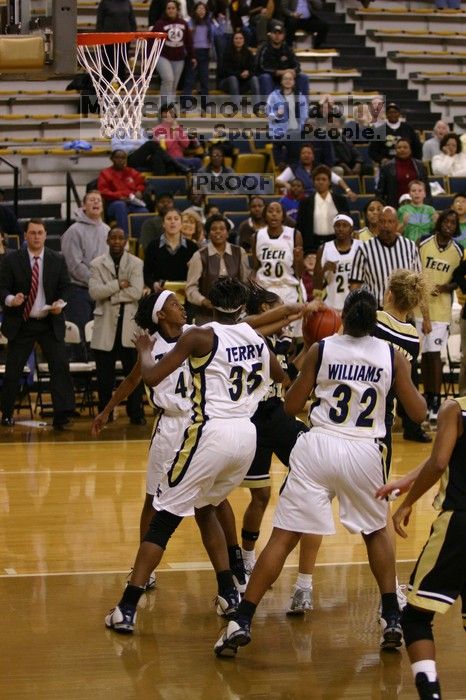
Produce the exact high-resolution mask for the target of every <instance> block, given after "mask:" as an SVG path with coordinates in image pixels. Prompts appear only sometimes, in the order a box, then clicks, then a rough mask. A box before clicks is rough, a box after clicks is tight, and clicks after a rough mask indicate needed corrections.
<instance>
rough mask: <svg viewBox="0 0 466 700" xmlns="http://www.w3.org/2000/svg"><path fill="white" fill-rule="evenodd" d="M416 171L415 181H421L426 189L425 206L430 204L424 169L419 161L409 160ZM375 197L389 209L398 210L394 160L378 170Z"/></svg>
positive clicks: (430, 196) (430, 197)
mask: <svg viewBox="0 0 466 700" xmlns="http://www.w3.org/2000/svg"><path fill="white" fill-rule="evenodd" d="M411 160H412V161H413V164H414V168H415V170H416V180H421V182H423V183H424V185H425V188H426V201H425V203H426V204H432V195H431V192H430V183H429V178H428V177H427V172H426V169H425V167H424V165H423V163H422V162H421V161H420V160H415V159H414V158H412V159H411ZM375 193H376V195H377V197H380V198H381V199H383V201H384V202H385V204H388V205H389V206H390V207H394V208H395V209H397V208H398V206H399V203H398V200H399V196H398V187H397V182H396V162H395V158H394V159H393V160H391V161H390V163H386V164H385V165H383V166H382V167H381V168H380V175H379V181H378V183H377V187H376V190H375Z"/></svg>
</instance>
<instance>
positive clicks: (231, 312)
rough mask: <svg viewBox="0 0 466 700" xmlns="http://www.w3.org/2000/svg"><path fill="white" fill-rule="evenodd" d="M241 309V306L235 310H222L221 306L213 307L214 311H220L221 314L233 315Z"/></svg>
mask: <svg viewBox="0 0 466 700" xmlns="http://www.w3.org/2000/svg"><path fill="white" fill-rule="evenodd" d="M242 307H243V304H241V306H238V307H237V308H236V309H224V308H223V307H221V306H214V309H215V310H216V311H221V312H222V314H235V313H236V312H237V311H239V310H240V309H241V308H242Z"/></svg>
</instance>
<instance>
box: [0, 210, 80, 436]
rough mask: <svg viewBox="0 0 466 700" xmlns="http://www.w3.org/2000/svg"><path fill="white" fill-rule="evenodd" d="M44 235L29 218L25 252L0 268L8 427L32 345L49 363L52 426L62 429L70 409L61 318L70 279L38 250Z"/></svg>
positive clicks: (48, 253)
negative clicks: (6, 342)
mask: <svg viewBox="0 0 466 700" xmlns="http://www.w3.org/2000/svg"><path fill="white" fill-rule="evenodd" d="M46 236H47V233H46V230H45V227H44V224H43V222H42V221H41V220H40V219H31V220H30V221H29V222H28V224H27V227H26V233H25V241H26V243H27V247H26V248H22V249H21V250H18V251H15V252H12V253H10V254H9V255H6V256H5V257H4V258H3V260H2V262H1V266H0V304H1V305H2V307H3V322H2V327H1V330H2V333H3V335H4V336H5V337H6V338H7V339H8V346H7V356H6V366H5V378H4V381H3V391H2V414H3V415H2V421H1V422H2V425H4V426H12V425H14V419H13V410H14V405H15V398H16V394H17V393H18V386H19V380H20V377H21V374H22V372H23V367H24V365H25V363H26V361H27V358H28V357H29V355H30V354H31V352H32V349H33V347H34V344H35V343H36V342H37V343H38V344H39V346H40V347H41V349H42V351H43V353H44V355H45V358H46V360H47V362H48V363H49V369H50V391H51V395H52V404H53V410H54V418H53V425H54V428H56V429H57V430H62V429H63V427H64V425H65V424H66V423H67V422H68V420H69V419H68V414H69V413H70V412H72V411H73V410H74V390H73V384H72V380H71V375H70V372H69V364H68V359H67V355H66V350H65V340H64V339H65V319H64V316H63V313H62V309H63V306H64V301H63V300H64V297H65V296H66V293H67V291H68V288H69V286H70V279H69V276H68V270H67V268H66V263H65V259H64V257H63V256H62V255H61V254H60V253H56V252H55V251H53V250H50V249H49V248H45V247H44V246H45V239H46Z"/></svg>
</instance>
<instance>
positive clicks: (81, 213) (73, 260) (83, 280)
mask: <svg viewBox="0 0 466 700" xmlns="http://www.w3.org/2000/svg"><path fill="white" fill-rule="evenodd" d="M103 210H104V207H103V202H102V195H101V194H100V192H98V191H97V190H91V191H90V192H86V194H85V195H84V199H83V204H82V208H81V209H80V210H78V212H77V215H76V220H75V222H74V224H71V226H70V227H69V228H68V229H67V230H66V231H65V233H64V234H63V236H62V237H61V252H62V253H63V256H64V258H65V261H66V266H67V268H68V273H69V275H70V280H71V286H70V290H69V293H68V305H67V307H66V309H65V317H66V319H67V321H71V322H72V323H75V324H76V325H77V326H78V328H79V332H80V335H81V341H82V342H83V343H84V342H85V337H84V327H85V325H86V323H88V321H91V320H92V317H93V312H94V302H93V300H92V299H91V297H90V295H89V278H90V275H91V262H92V260H94V258H97V257H98V256H99V255H103V254H104V253H107V251H108V245H107V236H108V231H109V228H110V227H109V226H108V225H107V224H106V223H104V222H103V220H102V214H103ZM78 355H79V356H78ZM73 359H76V360H83V359H84V354H83V348H81V349H80V352H79V353H78V354H76V355H75V356H74V357H73Z"/></svg>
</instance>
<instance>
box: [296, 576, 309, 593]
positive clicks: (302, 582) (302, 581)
mask: <svg viewBox="0 0 466 700" xmlns="http://www.w3.org/2000/svg"><path fill="white" fill-rule="evenodd" d="M296 588H303V589H304V590H307V589H308V588H312V574H300V573H298V578H297V579H296Z"/></svg>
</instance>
